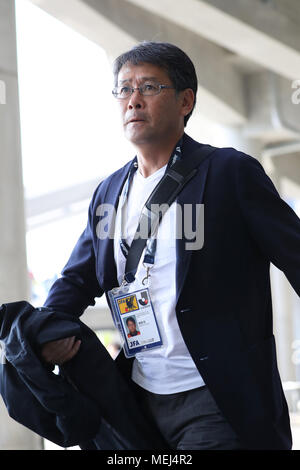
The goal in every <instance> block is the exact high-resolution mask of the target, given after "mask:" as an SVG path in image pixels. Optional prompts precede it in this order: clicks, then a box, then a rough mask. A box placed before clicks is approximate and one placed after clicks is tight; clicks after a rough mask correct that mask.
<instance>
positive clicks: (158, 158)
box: [137, 137, 180, 178]
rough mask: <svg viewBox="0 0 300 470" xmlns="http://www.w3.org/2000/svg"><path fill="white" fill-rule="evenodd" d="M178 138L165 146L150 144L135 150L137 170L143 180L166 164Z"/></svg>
mask: <svg viewBox="0 0 300 470" xmlns="http://www.w3.org/2000/svg"><path fill="white" fill-rule="evenodd" d="M179 138H180V137H179ZM179 138H178V139H176V140H175V141H173V142H170V143H167V144H165V146H161V145H159V146H155V145H153V144H151V145H147V146H143V147H139V148H137V160H138V169H139V172H140V173H141V174H142V175H143V176H144V178H147V177H148V176H150V175H151V174H152V173H154V172H155V171H157V170H159V169H160V168H162V167H163V166H164V165H166V164H167V163H168V161H169V159H170V156H171V153H172V151H173V150H174V147H175V145H176V144H177V142H178V140H179Z"/></svg>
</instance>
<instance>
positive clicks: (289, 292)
mask: <svg viewBox="0 0 300 470" xmlns="http://www.w3.org/2000/svg"><path fill="white" fill-rule="evenodd" d="M280 160H281V161H280ZM284 160H289V156H288V155H282V156H280V157H276V156H275V157H269V156H267V157H264V158H263V160H262V164H263V166H264V168H265V171H266V173H267V174H268V175H269V176H270V178H271V180H272V181H273V183H274V185H275V187H276V189H277V191H278V192H279V194H280V196H281V197H282V198H283V199H284V198H286V197H288V196H289V194H287V193H286V192H285V191H284V188H283V178H284V177H285V176H291V175H293V171H294V174H295V175H297V174H298V172H299V169H300V168H299V163H300V162H298V167H297V166H296V165H295V163H296V162H294V165H293V171H292V167H290V165H287V166H286V162H285V161H284ZM289 163H291V161H290V162H289ZM287 171H290V172H291V175H288V174H287ZM270 274H271V288H272V305H273V319H274V335H275V338H276V345H277V358H278V368H279V372H280V375H281V379H282V381H284V382H285V381H295V380H296V379H297V377H296V364H295V362H294V361H293V353H294V349H293V345H294V340H295V334H296V332H295V324H294V315H295V300H294V297H295V296H296V297H297V295H296V293H295V292H294V290H293V288H292V286H291V285H290V283H289V281H288V280H287V278H286V276H285V275H284V273H283V272H282V271H280V270H279V269H277V268H276V267H275V266H274V265H271V269H270Z"/></svg>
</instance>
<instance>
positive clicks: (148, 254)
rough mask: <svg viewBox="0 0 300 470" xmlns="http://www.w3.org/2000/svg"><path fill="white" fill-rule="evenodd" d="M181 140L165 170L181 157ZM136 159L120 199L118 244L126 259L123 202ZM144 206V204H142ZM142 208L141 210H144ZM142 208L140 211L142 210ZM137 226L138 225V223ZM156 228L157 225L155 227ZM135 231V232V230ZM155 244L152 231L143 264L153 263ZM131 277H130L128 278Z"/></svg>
mask: <svg viewBox="0 0 300 470" xmlns="http://www.w3.org/2000/svg"><path fill="white" fill-rule="evenodd" d="M182 140H183V137H181V139H180V140H179V141H178V142H177V144H176V146H175V148H174V150H173V152H172V154H171V157H170V159H169V161H168V165H167V168H166V171H167V169H168V168H171V167H172V166H173V165H174V164H175V162H177V161H179V160H181V159H182V154H181V147H182ZM137 167H138V165H137V161H136V158H135V159H134V161H133V163H132V165H131V167H130V170H129V174H128V177H127V180H126V183H125V186H124V191H123V196H122V201H121V217H120V220H121V223H120V225H121V237H120V240H119V244H120V249H121V251H122V253H123V255H124V257H125V258H126V259H127V257H128V253H129V250H130V247H129V245H128V243H127V242H126V240H125V238H124V236H123V234H124V232H123V229H124V227H123V225H124V209H125V204H127V201H128V192H129V188H130V184H131V182H132V178H133V175H134V174H135V172H136V170H137ZM144 208H145V206H144ZM144 208H143V210H144ZM143 210H142V212H143ZM138 227H139V225H138ZM157 228H158V227H157ZM136 233H137V232H136ZM156 246H157V240H156V233H153V232H152V235H151V237H148V239H147V241H146V250H145V254H144V260H143V262H144V264H147V265H153V264H154V259H155V253H156ZM125 275H126V267H125ZM130 279H132V278H130ZM128 282H131V281H128Z"/></svg>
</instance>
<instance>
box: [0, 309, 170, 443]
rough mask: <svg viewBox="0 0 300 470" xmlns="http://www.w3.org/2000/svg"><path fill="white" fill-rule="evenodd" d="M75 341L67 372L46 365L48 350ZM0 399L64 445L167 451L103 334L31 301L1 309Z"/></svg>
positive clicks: (19, 418)
mask: <svg viewBox="0 0 300 470" xmlns="http://www.w3.org/2000/svg"><path fill="white" fill-rule="evenodd" d="M70 336H76V337H77V338H78V339H81V345H80V348H79V351H78V353H77V354H76V355H75V356H74V358H73V359H71V360H70V361H68V362H66V363H65V364H64V365H63V366H62V367H60V368H59V374H55V373H54V372H53V368H52V367H49V365H48V364H46V363H44V362H43V360H42V358H41V356H40V351H41V346H42V345H43V344H44V343H46V342H48V341H53V340H58V339H62V338H66V337H70ZM0 341H1V346H2V355H1V356H0V357H2V360H1V361H0V362H1V364H0V393H1V395H2V398H3V400H4V403H5V405H6V407H7V410H8V413H9V415H10V416H11V417H12V418H13V419H15V420H16V421H18V422H19V423H21V424H23V425H24V426H26V427H27V428H29V429H31V430H32V431H34V432H36V433H37V434H39V435H40V436H42V437H44V438H46V439H48V440H50V441H52V442H54V443H56V444H58V445H59V446H62V447H70V446H74V445H79V446H80V447H81V448H87V449H89V448H90V449H102V450H108V449H109V450H111V449H113V450H125V449H129V450H132V449H163V448H166V445H165V442H164V441H163V439H162V438H161V436H160V434H159V433H158V432H157V429H156V428H154V426H153V423H152V422H151V423H150V421H149V420H148V419H147V418H146V415H145V414H144V412H143V410H142V408H141V406H140V404H139V403H138V401H137V400H136V397H135V396H134V394H133V393H132V391H131V389H130V387H129V385H128V383H127V382H126V381H125V379H124V378H123V377H122V376H121V374H120V372H119V370H118V368H117V366H116V363H115V362H114V360H113V359H112V358H111V357H110V355H109V354H108V352H107V350H106V349H105V347H104V346H103V345H102V343H101V342H100V341H99V339H98V338H97V335H96V334H95V333H94V332H93V331H92V330H91V329H90V328H88V327H87V326H86V325H85V324H84V323H82V322H81V321H80V320H79V319H78V318H77V317H75V316H74V317H73V316H72V315H69V314H66V313H63V312H58V311H53V310H51V309H48V308H45V307H42V308H34V307H33V306H32V305H30V304H29V303H28V302H25V301H22V302H12V303H7V304H3V305H2V306H1V307H0Z"/></svg>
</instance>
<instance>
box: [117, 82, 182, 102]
mask: <svg viewBox="0 0 300 470" xmlns="http://www.w3.org/2000/svg"><path fill="white" fill-rule="evenodd" d="M147 85H149V84H148V83H144V84H143V85H140V86H138V87H136V88H133V87H127V88H129V90H131V93H130V95H128V96H125V97H124V98H122V97H120V96H118V95H117V93H116V92H115V90H116V88H120V87H121V88H122V86H120V87H115V88H114V89H113V90H112V94H113V95H114V97H115V98H116V99H119V100H126V99H128V98H130V97H131V96H132V95H133V93H134V92H135V90H139V92H140V94H141V95H142V96H156V95H159V94H160V92H161V90H163V89H171V90H175V89H176V88H175V87H174V86H171V85H161V84H160V83H156V84H155V85H157V86H158V89H159V91H158V92H157V93H154V94H151V95H147V94H145V93H142V92H141V88H142V87H144V86H147ZM124 88H125V87H124Z"/></svg>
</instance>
